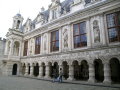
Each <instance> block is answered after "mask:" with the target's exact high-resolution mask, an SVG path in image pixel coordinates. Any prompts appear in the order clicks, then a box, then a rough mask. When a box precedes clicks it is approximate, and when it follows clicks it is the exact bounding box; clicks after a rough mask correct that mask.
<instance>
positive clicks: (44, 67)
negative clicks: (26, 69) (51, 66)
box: [42, 63, 46, 76]
mask: <svg viewBox="0 0 120 90" xmlns="http://www.w3.org/2000/svg"><path fill="white" fill-rule="evenodd" d="M42 68H43V76H45V71H46V66H45V63H42Z"/></svg>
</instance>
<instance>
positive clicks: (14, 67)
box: [12, 64, 17, 75]
mask: <svg viewBox="0 0 120 90" xmlns="http://www.w3.org/2000/svg"><path fill="white" fill-rule="evenodd" d="M12 75H17V64H14V65H13V69H12Z"/></svg>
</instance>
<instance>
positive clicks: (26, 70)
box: [25, 66, 28, 76]
mask: <svg viewBox="0 0 120 90" xmlns="http://www.w3.org/2000/svg"><path fill="white" fill-rule="evenodd" d="M25 76H28V66H26V68H25Z"/></svg>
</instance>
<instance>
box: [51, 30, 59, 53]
mask: <svg viewBox="0 0 120 90" xmlns="http://www.w3.org/2000/svg"><path fill="white" fill-rule="evenodd" d="M58 50H59V31H58V30H57V31H54V32H51V52H52V51H58Z"/></svg>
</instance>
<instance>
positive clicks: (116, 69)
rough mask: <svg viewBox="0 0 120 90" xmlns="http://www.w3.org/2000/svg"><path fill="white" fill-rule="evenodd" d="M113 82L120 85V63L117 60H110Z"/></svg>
mask: <svg viewBox="0 0 120 90" xmlns="http://www.w3.org/2000/svg"><path fill="white" fill-rule="evenodd" d="M110 70H111V80H112V82H113V83H120V62H119V60H118V59H116V58H112V59H111V60H110Z"/></svg>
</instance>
